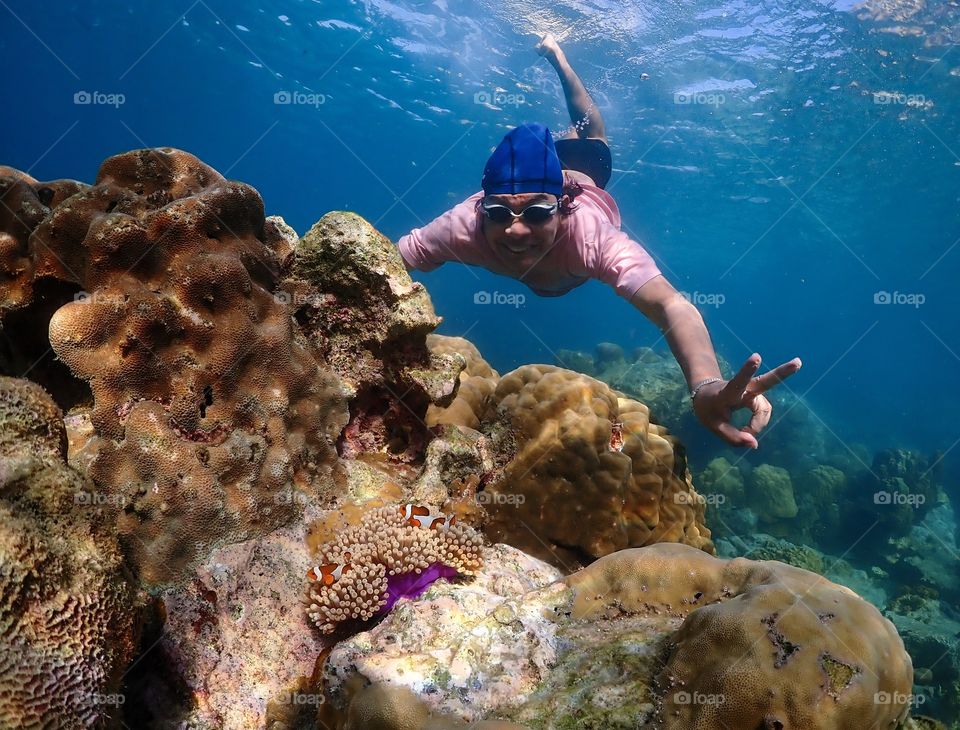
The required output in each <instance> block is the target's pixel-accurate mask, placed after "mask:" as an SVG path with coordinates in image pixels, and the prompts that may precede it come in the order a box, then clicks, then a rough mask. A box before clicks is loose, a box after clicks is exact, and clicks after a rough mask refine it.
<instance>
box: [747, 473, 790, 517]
mask: <svg viewBox="0 0 960 730" xmlns="http://www.w3.org/2000/svg"><path fill="white" fill-rule="evenodd" d="M748 495H749V500H750V506H751V507H752V508H753V511H754V512H756V513H757V516H758V517H759V518H760V521H761V522H776V521H777V520H783V519H792V518H794V517H796V516H797V509H798V508H797V502H796V499H794V496H793V482H791V481H790V473H789V472H788V471H787V470H786V469H784V468H782V467H779V466H773V465H771V464H760V465H759V466H757V467H756V468H754V469H753V471H751V472H750V489H749V490H748Z"/></svg>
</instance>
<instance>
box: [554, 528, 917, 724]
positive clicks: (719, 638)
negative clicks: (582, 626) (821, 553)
mask: <svg viewBox="0 0 960 730" xmlns="http://www.w3.org/2000/svg"><path fill="white" fill-rule="evenodd" d="M566 580H567V582H568V583H569V584H570V585H571V586H573V587H574V588H575V589H576V591H577V598H576V601H575V608H574V614H575V615H576V616H578V617H581V618H589V617H590V616H594V615H603V614H605V613H606V612H609V610H610V609H611V607H614V606H615V607H616V609H617V610H619V611H625V612H628V613H629V612H636V611H649V610H651V609H653V610H658V609H660V610H662V609H666V610H667V611H669V612H673V613H677V614H679V615H682V616H685V617H686V618H685V620H684V621H683V624H682V625H681V626H680V629H679V630H678V631H677V632H676V633H675V634H674V635H673V636H672V637H671V639H670V642H669V654H668V656H667V657H666V660H665V665H664V667H663V669H662V671H661V672H660V675H659V684H660V686H661V689H662V692H663V697H662V706H661V719H662V728H663V730H716V728H724V727H729V728H751V729H752V728H762V729H763V730H807V729H808V728H817V729H823V730H862V729H863V728H877V729H878V730H879V729H881V728H894V727H895V726H896V724H897V722H898V721H901V720H903V719H904V718H905V717H906V715H907V711H908V710H909V701H910V700H909V698H910V695H909V692H910V689H911V686H912V682H913V668H912V665H911V662H910V657H909V656H908V655H907V653H906V651H905V650H904V648H903V642H902V641H901V639H900V637H899V636H898V635H897V631H896V629H895V628H894V626H893V624H892V623H890V621H888V620H887V619H885V618H884V617H883V616H882V615H881V614H880V612H879V611H878V610H877V609H876V608H874V607H873V606H872V605H871V604H869V603H867V602H866V601H864V600H863V599H861V598H860V597H859V596H857V594H855V593H854V592H853V591H851V590H849V589H848V588H845V587H843V586H840V585H837V584H835V583H831V582H830V581H828V580H826V579H825V578H822V577H820V576H818V575H816V574H814V573H810V572H808V571H805V570H802V569H800V568H794V567H791V566H789V565H786V564H784V563H778V562H775V561H752V560H746V559H744V558H737V559H734V560H729V561H727V560H721V559H718V558H714V557H712V556H710V555H707V554H706V553H703V552H698V551H694V550H691V549H690V548H688V547H686V546H683V545H666V544H664V545H656V546H653V547H651V548H645V549H641V550H624V551H622V552H619V553H616V554H614V555H610V556H607V557H606V558H602V559H600V560H598V561H597V562H595V563H593V564H592V565H590V566H589V567H587V568H585V569H583V570H581V571H579V572H578V573H575V574H573V575H572V576H570V577H568V578H567V579H566Z"/></svg>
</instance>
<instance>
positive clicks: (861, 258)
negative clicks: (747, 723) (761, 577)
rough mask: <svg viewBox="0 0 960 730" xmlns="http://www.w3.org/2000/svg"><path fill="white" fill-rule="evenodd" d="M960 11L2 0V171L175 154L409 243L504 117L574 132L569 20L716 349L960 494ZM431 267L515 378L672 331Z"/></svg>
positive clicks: (452, 307) (614, 309)
mask: <svg viewBox="0 0 960 730" xmlns="http://www.w3.org/2000/svg"><path fill="white" fill-rule="evenodd" d="M958 27H960V11H958V10H957V8H956V6H955V5H953V4H951V3H948V2H928V3H926V4H923V3H910V2H904V3H902V4H899V5H898V4H897V3H896V2H894V1H893V0H876V2H873V3H870V7H863V6H858V5H855V4H854V3H851V2H846V1H845V0H837V1H836V2H826V1H823V2H819V1H817V0H786V1H782V2H772V1H769V0H767V1H761V0H755V1H753V2H747V1H746V0H725V1H720V0H716V1H713V2H708V1H706V0H696V1H695V2H679V1H677V0H670V1H667V2H658V3H648V2H637V1H636V0H629V1H622V2H609V1H608V0H559V2H554V3H550V4H549V5H547V4H543V3H533V2H529V1H525V0H506V1H501V2H490V0H478V1H475V2H463V1H462V0H434V1H433V2H413V1H407V0H368V1H365V2H359V1H358V2H317V0H293V1H290V0H288V1H285V2H280V1H268V0H258V1H257V2H251V1H248V0H244V1H238V0H232V1H227V0H195V1H192V0H182V1H180V2H167V3H147V2H106V1H104V0H93V1H89V2H74V1H63V2H57V3H53V4H51V3H35V2H27V1H25V0H0V56H2V59H3V65H4V69H5V72H4V87H3V88H4V98H5V99H6V100H7V105H6V108H5V111H4V113H3V114H2V115H0V128H2V134H0V140H2V141H0V164H7V165H11V166H13V167H17V168H19V169H22V170H26V171H29V172H30V173H31V174H32V175H33V176H34V177H36V178H38V179H41V180H48V179H55V178H63V177H71V178H76V179H79V180H84V181H88V182H89V181H92V180H93V178H94V176H95V174H96V171H97V167H98V165H99V163H100V162H101V161H102V160H103V159H104V158H106V157H108V156H110V155H113V154H116V153H118V152H122V151H126V150H129V149H135V148H140V147H151V146H172V147H177V148H181V149H184V150H187V151H189V152H191V153H193V154H195V155H197V156H198V157H200V158H201V159H202V160H204V161H205V162H207V163H208V164H210V165H211V166H213V167H214V168H216V169H217V170H219V171H220V172H221V173H222V174H224V175H225V176H227V177H229V178H233V179H238V180H242V181H244V182H247V183H249V184H251V185H253V186H254V187H255V188H256V189H257V190H259V192H260V193H261V195H262V196H263V198H264V201H265V203H266V210H267V212H268V213H269V214H279V215H282V216H283V217H284V218H285V219H286V220H287V222H288V223H290V224H291V225H292V226H293V227H294V228H295V229H296V230H297V231H298V232H299V233H301V234H302V233H304V232H305V231H306V230H307V229H308V228H309V227H310V225H312V224H313V222H314V221H316V220H317V219H318V218H320V216H322V215H323V214H324V213H326V212H328V211H330V210H335V209H348V210H352V211H355V212H357V213H359V214H361V215H363V216H364V217H365V218H367V219H368V220H369V221H371V222H372V223H373V224H374V225H375V226H377V227H378V228H379V229H380V230H381V231H382V232H384V233H385V234H386V235H388V236H389V237H391V238H392V239H394V240H396V239H398V238H399V237H400V236H402V235H403V234H405V233H407V232H408V231H409V230H410V229H411V228H414V227H418V226H421V225H424V224H425V223H427V222H429V221H430V220H432V219H433V218H434V217H436V216H438V215H440V214H441V213H443V212H444V211H445V210H446V209H448V208H449V207H451V206H452V205H454V204H456V203H457V202H459V201H461V200H462V199H464V198H465V197H467V196H468V195H470V194H471V193H473V192H474V191H475V190H477V189H478V188H479V181H480V173H481V170H482V167H483V163H484V161H485V159H486V157H487V155H488V154H489V153H490V151H491V150H492V148H493V147H494V146H495V145H496V143H497V142H498V141H499V139H500V138H501V137H502V135H503V134H504V133H505V132H506V131H507V130H508V129H510V128H511V127H512V126H514V125H516V124H519V123H522V122H527V121H540V122H542V123H545V124H547V125H549V126H550V127H551V128H553V129H561V128H564V127H566V126H567V125H568V124H569V119H568V116H567V113H566V110H565V107H564V102H563V97H562V93H561V90H560V86H559V83H558V81H557V78H556V75H555V74H554V72H553V70H552V69H551V67H550V66H549V65H548V63H547V62H546V61H544V60H543V59H541V58H539V57H538V56H537V54H536V53H535V52H534V50H533V46H534V44H535V42H536V40H537V38H538V37H539V36H540V35H541V34H542V33H544V32H547V31H550V32H553V33H555V34H556V35H557V36H558V38H559V39H560V41H561V43H562V45H563V47H564V49H565V51H566V53H567V56H568V58H569V59H570V61H571V62H572V64H573V65H574V67H575V68H576V69H577V71H578V72H579V73H580V75H581V77H582V78H583V80H584V82H585V83H586V85H587V87H588V89H589V90H590V91H591V93H592V94H593V95H594V98H595V100H596V102H597V104H598V106H599V108H600V110H601V112H602V114H603V116H604V118H605V120H606V124H607V132H608V135H609V137H610V141H611V146H612V149H613V155H614V168H615V171H614V174H613V179H612V181H611V183H610V186H609V190H610V191H611V193H612V194H613V195H614V197H615V198H616V200H617V202H618V204H619V206H620V209H621V212H622V214H623V222H624V229H625V230H626V231H628V232H629V233H630V234H631V236H633V237H634V238H636V239H637V240H638V241H641V242H642V243H643V244H644V245H645V246H646V247H647V249H648V250H649V251H650V252H651V253H652V254H653V255H654V256H655V258H656V259H657V261H658V263H659V265H660V267H661V269H662V270H663V272H664V274H665V275H666V276H667V278H668V279H669V280H670V281H671V282H672V283H673V284H674V285H675V286H676V287H677V289H679V290H682V291H685V292H688V293H689V294H690V295H691V297H692V298H693V299H694V301H695V302H698V303H700V310H701V312H702V313H703V315H704V318H705V320H706V322H707V325H708V327H709V329H710V332H711V334H712V336H713V340H714V343H715V345H716V347H717V350H718V352H719V353H720V354H721V355H722V356H723V357H724V358H726V360H727V361H729V362H730V363H732V364H733V365H734V367H736V366H738V365H739V364H740V363H742V362H743V360H744V359H745V358H746V357H747V356H748V355H750V353H751V352H754V351H757V352H760V353H761V355H762V356H763V357H764V362H765V367H767V366H774V365H776V364H779V363H781V362H784V361H786V360H788V359H790V358H792V357H794V356H800V357H801V358H802V359H803V361H804V367H803V369H802V370H801V372H800V373H799V374H798V375H796V376H795V377H794V378H793V379H791V380H790V381H788V382H787V383H786V384H785V386H784V387H785V388H789V389H790V390H791V391H793V392H795V393H796V394H797V395H799V396H801V397H802V398H803V399H804V400H805V401H806V402H807V403H808V404H809V406H810V408H811V410H812V412H813V413H815V414H816V419H817V421H818V422H821V423H822V424H824V426H825V427H826V429H827V431H828V434H829V438H831V439H834V440H835V441H836V443H835V444H833V445H832V446H833V448H835V449H837V450H842V449H844V448H847V446H848V445H849V444H854V443H859V444H864V445H865V446H866V447H867V448H868V450H869V451H870V452H874V451H876V450H878V449H880V448H883V447H889V446H899V447H903V448H910V449H916V450H918V451H920V452H922V453H924V454H930V453H933V452H939V453H940V454H941V457H937V458H942V460H943V466H944V471H943V477H942V479H943V485H944V487H945V488H946V489H947V491H948V492H950V493H951V494H952V495H953V496H954V499H957V498H960V428H958V425H957V423H958V413H960V396H958V393H960V386H958V375H960V325H958V315H957V313H958V304H960V296H958V291H957V281H958V279H960V121H958V114H957V112H958V111H960V51H958V49H957V47H956V43H957V41H958V39H960V31H958ZM415 277H416V278H417V279H418V280H420V281H422V282H423V283H424V284H425V285H426V286H427V288H428V289H429V291H430V293H431V295H432V298H433V301H434V304H435V306H436V308H437V310H438V312H439V313H440V314H441V315H443V316H444V317H445V321H444V324H443V325H442V328H441V332H443V333H444V334H451V335H463V336H466V337H468V338H469V339H470V340H472V341H473V342H474V343H475V344H476V345H477V346H478V347H479V349H480V351H481V352H482V353H483V355H484V356H485V357H486V359H487V360H489V361H490V362H491V364H492V365H493V366H494V367H496V368H497V369H498V370H500V371H501V372H505V371H507V370H510V369H512V368H514V367H517V366H519V365H521V364H524V363H530V362H548V363H552V362H554V359H555V353H556V352H557V351H558V350H560V349H579V350H585V351H591V350H592V349H593V348H594V346H595V345H596V344H597V343H598V342H601V341H610V342H616V343H618V344H620V345H621V346H623V347H624V348H625V349H627V350H628V351H629V350H630V349H631V348H633V347H636V346H641V345H654V346H656V347H658V348H661V349H663V348H665V343H664V342H663V341H662V339H660V337H659V333H658V331H657V330H656V329H655V327H654V326H653V325H652V324H650V323H649V322H647V321H646V320H644V318H643V317H642V316H641V315H640V314H639V313H637V312H636V311H635V310H634V309H633V308H632V307H631V306H630V305H629V304H628V303H627V302H625V301H623V300H621V299H618V298H617V296H616V295H615V293H614V292H613V291H612V290H611V289H609V288H607V287H605V286H604V285H602V284H599V283H589V284H587V285H584V286H583V287H580V288H578V289H576V290H574V291H573V292H571V293H569V294H567V295H566V296H563V297H559V298H539V297H537V296H535V295H533V294H532V293H531V292H530V291H529V290H527V289H526V288H525V287H524V286H523V285H522V284H521V283H519V282H516V281H513V280H510V279H506V278H502V277H497V276H494V275H492V274H490V273H488V272H486V271H483V270H478V269H470V268H467V267H464V266H461V265H457V264H447V265H445V266H443V267H441V268H440V269H438V270H436V271H434V272H431V273H428V274H416V275H415ZM478 292H491V293H493V292H497V293H499V294H504V295H510V294H513V295H521V294H522V295H523V297H524V298H523V302H522V304H518V305H512V304H503V305H499V306H497V305H479V304H476V303H475V300H474V297H475V295H476V294H477V293H478ZM513 301H516V298H514V299H513ZM775 427H776V426H773V428H775ZM693 429H697V427H696V426H694V427H693ZM679 435H680V437H681V438H682V439H684V440H687V441H689V442H690V443H692V444H695V445H697V446H696V447H695V448H701V446H700V445H702V444H703V443H704V438H703V437H704V434H703V433H701V432H699V431H697V430H692V431H688V432H682V431H681V432H680V433H679ZM703 448H705V447H703ZM693 456H694V457H696V453H694V454H693ZM866 519H867V517H865V520H866Z"/></svg>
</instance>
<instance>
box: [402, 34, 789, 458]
mask: <svg viewBox="0 0 960 730" xmlns="http://www.w3.org/2000/svg"><path fill="white" fill-rule="evenodd" d="M537 51H538V52H539V53H540V54H541V55H542V56H544V57H546V58H547V60H549V62H550V63H551V64H552V65H553V67H554V69H555V70H556V72H557V75H558V76H559V77H560V82H561V85H562V86H563V91H564V95H565V96H566V101H567V107H568V110H569V112H570V118H571V120H572V122H573V127H572V128H571V129H570V131H569V132H567V133H566V134H564V135H563V137H562V138H561V139H559V140H557V142H556V143H555V142H554V140H553V136H552V135H551V133H550V130H548V129H547V128H546V127H544V126H543V125H540V124H524V125H521V126H519V127H517V128H515V129H513V130H512V131H511V132H509V133H508V134H507V135H506V136H505V137H504V138H503V141H501V142H500V144H499V146H498V147H497V148H496V149H495V150H494V152H493V154H492V155H491V156H490V158H489V159H488V160H487V164H486V166H485V168H484V171H483V178H482V181H481V187H482V188H483V191H482V192H479V193H475V194H474V195H471V196H470V197H469V198H467V199H466V200H465V201H464V202H462V203H460V204H459V205H457V206H455V207H454V208H452V209H451V210H448V211H447V212H446V213H444V214H443V215H441V216H440V217H439V218H437V219H435V220H434V221H432V222H431V223H429V224H427V225H426V226H424V227H423V228H416V229H414V230H413V231H411V232H410V233H409V234H408V235H406V236H404V237H403V238H401V239H400V241H399V243H398V246H399V249H400V255H401V256H402V257H403V260H404V263H405V264H406V266H407V268H408V269H411V270H413V269H417V270H420V271H430V270H432V269H435V268H437V267H438V266H440V265H441V264H444V263H446V262H447V261H459V262H461V263H464V264H470V265H474V266H482V267H483V268H485V269H487V270H489V271H492V272H494V273H496V274H503V275H505V276H510V277H512V278H514V279H517V280H519V281H522V282H523V283H525V284H526V285H527V286H528V287H530V289H531V290H533V292H534V293H536V294H538V295H541V296H559V295H561V294H565V293H567V292H568V291H570V290H571V289H573V288H574V287H577V286H579V285H581V284H583V283H585V282H587V281H589V280H590V279H598V280H600V281H603V282H605V283H607V284H609V285H610V286H612V287H614V289H615V290H616V291H617V293H618V294H619V295H620V296H622V297H623V298H625V299H627V300H628V301H629V302H630V303H631V304H633V306H634V307H636V308H637V309H638V310H640V312H641V313H642V314H643V315H644V316H646V317H647V318H648V319H649V320H650V321H651V322H653V323H654V324H655V325H656V326H657V327H658V328H659V329H660V330H661V332H663V334H664V336H665V337H666V339H667V342H668V344H669V346H670V349H671V351H672V352H673V355H674V357H676V359H677V362H678V363H679V364H680V367H681V368H682V369H683V374H684V376H685V377H686V379H687V384H688V386H689V388H690V398H691V400H692V402H693V410H694V412H695V413H696V415H697V418H698V419H699V420H700V422H701V423H703V424H704V426H706V427H707V428H709V429H710V430H711V431H713V432H714V433H715V434H717V435H718V436H720V437H721V438H723V439H724V440H725V441H727V443H729V444H731V445H732V446H749V447H751V448H756V447H757V445H758V444H757V439H756V436H757V434H758V433H760V431H761V430H762V429H763V428H764V427H765V426H766V425H767V424H768V423H769V421H770V416H771V413H772V410H773V409H772V406H771V405H770V401H769V400H767V398H766V397H765V396H764V395H763V393H764V392H766V391H767V390H769V389H770V388H772V387H773V386H775V385H777V384H778V383H780V382H781V381H783V380H784V379H785V378H787V377H789V376H791V375H793V374H794V373H795V372H797V371H798V370H799V369H800V365H801V363H800V359H799V358H794V359H793V360H790V361H789V362H786V363H784V364H782V365H779V366H778V367H776V368H774V369H773V370H771V371H770V372H767V373H764V374H763V375H760V376H758V377H755V373H756V372H757V370H758V369H759V367H760V355H758V354H756V353H754V354H752V355H751V356H750V357H749V358H747V361H746V362H745V363H744V364H743V366H742V367H741V368H740V370H739V372H738V373H737V374H736V375H735V376H734V377H733V378H732V379H730V380H724V379H723V378H722V377H721V375H720V367H719V365H718V364H717V356H716V353H715V352H714V349H713V344H712V343H711V341H710V334H709V332H708V331H707V328H706V325H705V324H704V322H703V318H702V317H701V316H700V312H698V311H697V308H696V307H695V306H694V305H693V304H692V303H690V302H689V301H688V300H687V299H685V298H684V297H683V296H681V295H680V294H679V293H678V292H677V290H676V289H674V288H673V286H671V284H670V282H668V281H667V280H666V278H665V277H664V276H663V274H662V273H661V272H660V270H659V269H658V268H657V265H656V263H655V262H654V261H653V259H652V258H651V257H650V255H649V254H648V253H647V251H646V250H644V248H643V246H641V245H640V244H639V243H637V242H636V241H633V240H631V239H630V238H629V237H628V236H627V235H626V234H625V233H623V232H622V231H621V230H620V211H619V209H618V208H617V204H616V203H615V202H614V200H613V198H612V197H611V196H610V194H609V193H607V192H606V191H605V190H604V189H603V188H604V187H605V186H606V184H607V182H608V181H609V179H610V173H611V170H612V165H611V156H610V148H609V146H608V145H607V138H606V134H605V131H604V126H603V119H602V118H601V116H600V113H599V111H598V110H597V108H596V106H595V105H594V103H593V100H592V99H591V98H590V95H589V94H588V93H587V90H586V88H585V87H584V85H583V83H582V82H581V80H580V78H579V77H578V76H577V74H576V73H575V72H574V70H573V68H572V67H571V66H570V64H569V63H568V61H567V59H566V57H565V56H564V54H563V51H562V50H561V49H560V46H559V44H558V43H557V41H556V39H555V38H554V37H553V36H552V35H551V34H547V35H546V36H544V37H543V39H542V40H541V41H540V43H539V44H538V45H537ZM741 408H749V409H751V411H752V416H751V418H750V422H749V424H747V425H746V426H744V427H743V428H740V429H738V428H736V427H735V426H734V425H733V424H732V423H731V422H730V418H731V415H732V413H733V412H734V411H736V410H739V409H741Z"/></svg>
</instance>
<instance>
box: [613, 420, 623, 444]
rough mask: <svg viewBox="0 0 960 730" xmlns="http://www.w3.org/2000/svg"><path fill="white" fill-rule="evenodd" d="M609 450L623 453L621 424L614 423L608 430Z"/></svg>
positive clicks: (618, 422)
mask: <svg viewBox="0 0 960 730" xmlns="http://www.w3.org/2000/svg"><path fill="white" fill-rule="evenodd" d="M610 450H611V451H623V423H621V422H620V421H614V423H613V425H612V427H611V430H610Z"/></svg>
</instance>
